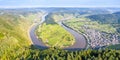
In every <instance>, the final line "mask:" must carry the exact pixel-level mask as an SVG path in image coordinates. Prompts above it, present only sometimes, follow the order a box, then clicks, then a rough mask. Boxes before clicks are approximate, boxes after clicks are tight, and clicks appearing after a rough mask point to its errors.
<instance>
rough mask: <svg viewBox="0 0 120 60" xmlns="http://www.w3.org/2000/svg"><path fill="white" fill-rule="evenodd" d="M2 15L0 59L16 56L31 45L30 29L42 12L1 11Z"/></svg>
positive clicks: (4, 59)
mask: <svg viewBox="0 0 120 60" xmlns="http://www.w3.org/2000/svg"><path fill="white" fill-rule="evenodd" d="M1 12H3V13H4V14H2V15H0V59H2V60H6V59H7V58H12V57H16V56H18V55H20V54H22V53H23V51H25V49H26V48H27V47H29V46H30V45H31V41H30V39H29V36H28V29H29V27H30V26H31V24H32V23H33V22H34V19H35V18H37V17H38V15H40V14H42V13H39V14H37V13H32V12H31V13H30V12H29V13H26V14H23V13H24V11H22V13H18V12H16V11H12V12H10V11H8V12H7V11H1Z"/></svg>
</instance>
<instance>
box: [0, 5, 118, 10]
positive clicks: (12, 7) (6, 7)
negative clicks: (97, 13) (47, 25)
mask: <svg viewBox="0 0 120 60" xmlns="http://www.w3.org/2000/svg"><path fill="white" fill-rule="evenodd" d="M0 8H3V9H14V8H120V6H0Z"/></svg>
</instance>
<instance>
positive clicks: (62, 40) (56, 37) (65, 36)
mask: <svg viewBox="0 0 120 60" xmlns="http://www.w3.org/2000/svg"><path fill="white" fill-rule="evenodd" d="M37 35H38V37H39V38H40V39H42V41H43V42H44V43H45V44H46V45H47V46H50V47H59V48H63V47H68V46H70V45H72V44H74V42H75V40H74V37H73V36H72V35H71V34H70V33H69V32H67V31H66V30H65V29H64V28H62V27H61V26H59V25H58V24H46V23H44V24H43V25H41V26H39V28H38V29H37Z"/></svg>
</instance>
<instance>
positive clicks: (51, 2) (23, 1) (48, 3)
mask: <svg viewBox="0 0 120 60" xmlns="http://www.w3.org/2000/svg"><path fill="white" fill-rule="evenodd" d="M24 7H120V0H0V8H24Z"/></svg>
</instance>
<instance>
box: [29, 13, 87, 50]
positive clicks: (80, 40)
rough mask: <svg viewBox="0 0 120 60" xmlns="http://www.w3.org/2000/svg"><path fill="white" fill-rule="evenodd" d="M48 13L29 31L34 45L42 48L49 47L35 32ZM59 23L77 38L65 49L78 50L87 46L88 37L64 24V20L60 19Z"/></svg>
mask: <svg viewBox="0 0 120 60" xmlns="http://www.w3.org/2000/svg"><path fill="white" fill-rule="evenodd" d="M47 15H48V13H46V14H45V15H43V16H42V20H41V21H40V22H39V23H36V24H34V25H33V26H32V28H31V29H30V31H29V35H30V38H31V40H32V43H33V45H34V46H36V47H38V48H40V49H46V48H48V47H47V46H46V45H45V44H44V43H43V42H42V40H39V39H38V38H37V36H36V34H35V30H36V28H37V27H38V25H40V24H42V23H43V22H44V21H45V17H46V16H47ZM58 24H59V25H61V26H62V27H63V28H64V29H65V30H67V31H68V32H70V33H71V34H72V35H73V36H74V38H75V40H76V41H75V43H74V44H73V45H72V46H69V47H67V48H64V49H69V50H70V49H72V50H74V49H75V50H77V49H84V48H85V47H86V39H85V38H84V36H83V35H81V34H79V33H78V32H76V31H74V30H72V29H70V28H68V27H66V26H65V25H64V24H62V21H60V22H59V23H58Z"/></svg>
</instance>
